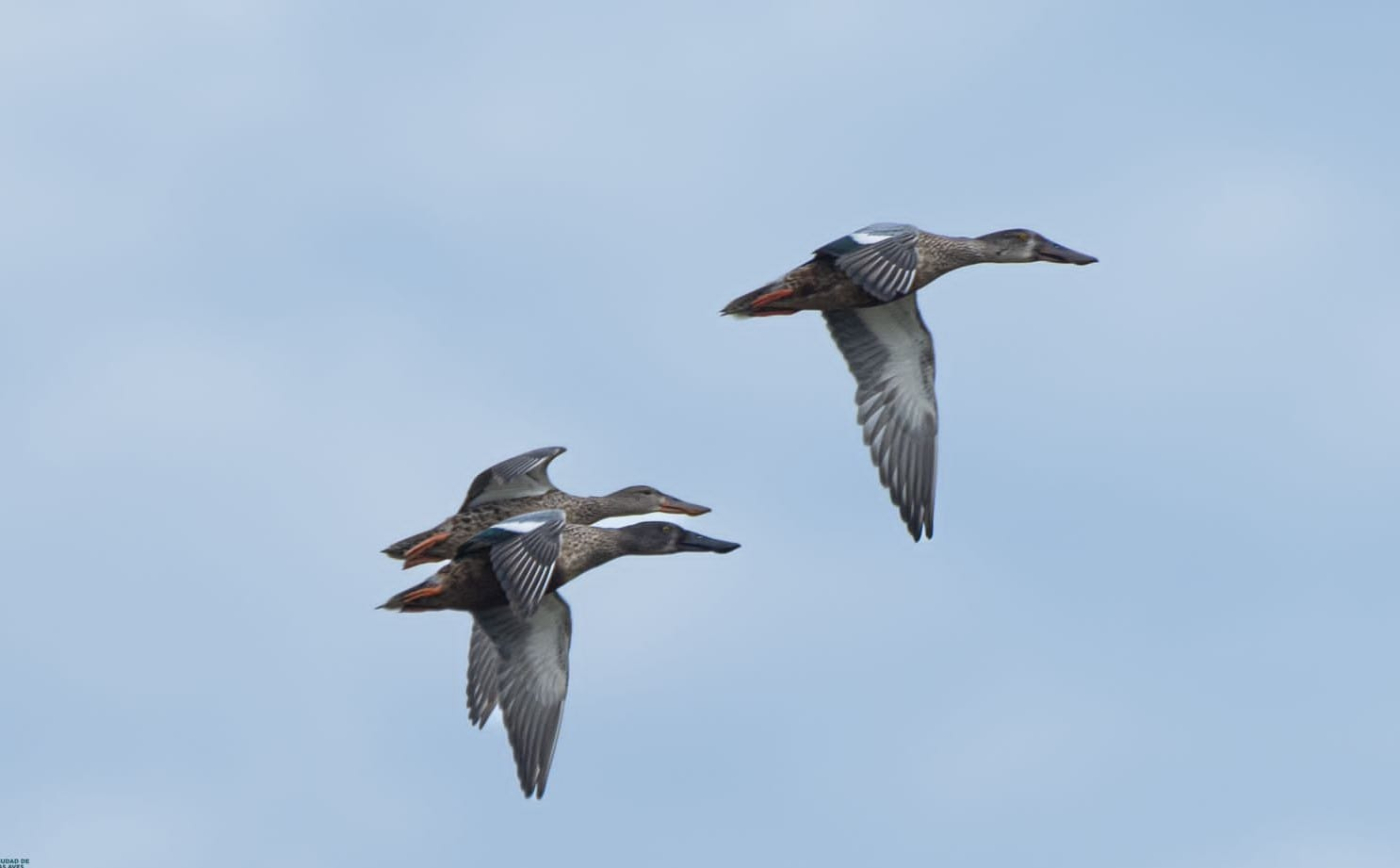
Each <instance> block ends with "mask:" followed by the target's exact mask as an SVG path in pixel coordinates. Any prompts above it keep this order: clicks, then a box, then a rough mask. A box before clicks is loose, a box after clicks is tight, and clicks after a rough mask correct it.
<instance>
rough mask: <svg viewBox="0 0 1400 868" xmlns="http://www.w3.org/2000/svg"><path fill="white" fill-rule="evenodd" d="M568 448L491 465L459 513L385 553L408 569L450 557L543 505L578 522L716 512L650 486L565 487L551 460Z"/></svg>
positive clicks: (536, 451) (550, 448)
mask: <svg viewBox="0 0 1400 868" xmlns="http://www.w3.org/2000/svg"><path fill="white" fill-rule="evenodd" d="M564 451H565V450H564V447H563V446H546V447H544V448H543V449H532V450H530V451H529V452H524V453H521V454H520V455H517V456H515V457H514V458H507V459H506V460H505V461H502V462H500V463H498V464H493V465H492V466H490V467H488V468H486V469H485V470H483V471H481V473H479V474H477V477H476V479H474V480H472V484H471V488H469V489H468V490H467V496H466V499H465V500H463V501H462V506H461V507H460V508H459V509H458V510H457V513H456V514H455V515H452V516H450V517H448V518H446V519H444V520H443V521H442V522H441V523H440V524H438V526H437V527H435V528H433V529H432V530H425V531H423V532H422V533H416V534H414V535H413V536H410V537H406V538H405V539H401V540H399V541H398V542H396V543H394V544H393V545H391V546H389V547H388V548H386V549H384V550H383V551H384V554H386V555H388V556H389V557H391V558H394V559H395V560H401V561H403V568H404V569H408V568H409V567H416V566H418V565H419V564H426V563H432V562H433V561H442V560H447V559H448V558H450V557H452V555H453V553H454V552H456V551H457V549H458V548H460V547H461V546H462V544H463V543H465V542H466V541H467V540H469V539H471V538H472V537H473V536H475V535H476V534H477V533H479V532H481V531H483V530H485V529H486V528H488V527H490V526H491V525H493V524H495V523H496V522H499V521H503V520H505V519H507V518H510V517H511V516H513V515H519V514H520V513H522V512H535V511H538V510H542V509H562V510H563V511H564V513H565V515H566V516H567V517H568V520H569V521H570V522H571V523H573V524H593V523H594V522H597V521H601V520H603V519H605V518H612V517H614V516H621V515H646V514H647V513H649V512H669V513H678V514H683V515H704V514H705V513H707V512H709V511H710V508H709V507H708V506H700V505H699V504H695V503H687V502H686V501H684V500H681V499H680V498H679V497H672V496H670V495H669V494H663V493H662V492H660V491H658V490H657V489H655V488H652V487H651V486H650V485H630V486H628V487H627V488H622V489H619V490H617V491H614V492H613V493H612V494H605V495H603V496H602V497H580V496H579V495H576V494H569V493H568V492H565V491H560V490H559V489H558V488H557V487H556V486H555V485H554V483H553V482H551V481H550V479H549V463H550V462H551V461H553V460H554V459H555V458H558V457H559V456H560V455H561V454H563V453H564Z"/></svg>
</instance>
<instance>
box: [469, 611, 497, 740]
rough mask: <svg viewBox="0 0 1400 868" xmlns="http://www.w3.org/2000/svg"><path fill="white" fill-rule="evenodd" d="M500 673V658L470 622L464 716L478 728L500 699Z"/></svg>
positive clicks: (478, 627)
mask: <svg viewBox="0 0 1400 868" xmlns="http://www.w3.org/2000/svg"><path fill="white" fill-rule="evenodd" d="M500 673H501V655H500V654H499V653H497V651H496V646H495V645H494V644H492V642H491V637H490V636H488V635H487V634H486V631H485V630H483V629H482V627H481V624H479V623H477V622H476V621H475V620H473V621H472V642H471V649H470V650H469V651H468V652H467V715H468V716H469V717H470V718H471V721H472V723H473V724H474V725H476V726H478V727H484V726H486V721H488V720H490V719H491V712H492V711H495V710H496V703H497V702H499V701H500V699H501V682H500Z"/></svg>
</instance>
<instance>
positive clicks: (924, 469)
mask: <svg viewBox="0 0 1400 868" xmlns="http://www.w3.org/2000/svg"><path fill="white" fill-rule="evenodd" d="M823 316H825V317H826V325H827V328H828V329H830V330H831V337H832V339H833V340H835V341H836V346H837V347H839V348H840V350H841V354H842V355H844V356H845V357H846V364H847V366H848V367H850V369H851V373H852V374H854V375H855V378H856V420H857V421H858V422H860V426H861V429H862V432H863V435H864V439H865V442H866V445H868V446H869V447H870V455H871V458H872V459H874V461H875V465H876V466H877V467H878V468H880V483H881V484H882V485H884V486H885V488H887V489H889V492H890V500H891V501H892V502H893V503H894V504H895V506H897V507H899V515H900V517H901V518H903V519H904V523H905V525H906V526H907V527H908V528H909V533H910V535H912V536H913V537H914V540H915V541H916V542H917V541H918V540H919V539H920V538H921V537H922V536H928V537H930V538H931V537H932V536H933V491H934V483H935V481H936V478H937V475H938V399H937V398H936V397H935V395H934V393H933V377H934V364H933V339H932V338H931V337H930V336H929V333H928V328H927V327H926V326H925V325H924V320H923V317H921V316H920V315H919V307H918V305H917V304H916V303H915V298H914V296H912V295H909V296H905V297H904V298H901V299H899V300H898V301H894V302H891V303H889V304H881V305H876V306H875V307H865V308H859V309H856V310H834V311H826V312H824V313H823Z"/></svg>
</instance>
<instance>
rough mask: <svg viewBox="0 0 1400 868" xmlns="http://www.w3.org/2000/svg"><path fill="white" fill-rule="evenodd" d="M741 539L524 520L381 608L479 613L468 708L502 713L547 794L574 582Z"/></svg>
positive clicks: (652, 526)
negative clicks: (628, 559)
mask: <svg viewBox="0 0 1400 868" xmlns="http://www.w3.org/2000/svg"><path fill="white" fill-rule="evenodd" d="M738 547H739V544H738V543H735V542H726V541H724V540H718V539H711V538H710V537H707V536H703V535H701V534H698V533H694V532H692V531H688V530H686V529H685V528H682V527H679V526H677V525H674V524H671V523H670V522H664V521H644V522H640V523H638V524H632V525H628V526H627V527H621V528H601V527H591V526H588V525H581V524H570V523H569V522H568V517H567V515H566V513H565V512H564V510H561V509H550V510H542V511H539V512H530V513H526V514H524V515H517V516H514V517H512V518H509V519H506V520H505V521H502V522H499V523H497V524H495V525H492V526H491V527H488V528H486V529H485V530H483V531H481V532H480V533H478V534H476V535H475V536H473V537H472V538H471V539H470V540H468V541H467V542H466V543H464V544H463V545H462V546H461V548H460V549H459V550H458V551H457V553H456V556H455V557H454V558H453V560H452V562H451V563H449V564H447V565H446V566H444V567H442V568H441V569H440V570H438V572H437V573H436V574H435V575H434V576H433V577H432V578H430V579H428V580H427V581H426V582H423V583H421V584H419V585H416V586H414V587H412V588H409V589H407V590H405V591H402V592H400V593H398V594H395V595H394V596H393V597H390V598H389V600H388V601H387V602H385V603H384V604H383V605H382V606H380V607H379V608H381V609H390V610H393V611H398V612H426V611H437V610H445V609H450V610H458V611H467V612H471V613H472V617H473V619H474V623H473V625H472V636H471V645H470V649H469V651H468V653H467V710H468V713H469V715H470V718H471V722H472V723H474V724H476V725H477V726H485V725H486V721H487V719H488V718H490V716H491V712H492V711H493V710H495V708H496V706H497V705H499V706H500V707H501V716H502V718H503V720H504V722H505V727H506V735H507V736H508V737H509V739H510V746H511V750H512V752H513V753H514V754H515V766H516V772H517V774H518V776H519V778H520V788H521V790H523V791H524V793H525V797H526V798H529V797H530V796H534V797H536V798H540V797H542V796H543V795H544V788H545V784H546V783H547V782H548V779H549V768H550V765H551V763H552V762H553V759H554V746H555V743H556V742H557V741H558V739H559V721H560V719H561V717H562V716H563V712H564V697H565V695H566V694H567V693H568V689H569V642H570V639H571V637H572V636H573V619H572V617H571V616H570V613H569V605H568V603H566V602H564V598H563V597H561V596H559V594H558V590H559V588H560V587H561V586H563V585H564V584H566V583H568V582H570V581H572V580H573V579H576V578H578V577H579V576H580V575H582V574H583V573H585V572H587V571H589V570H591V569H593V568H595V567H598V566H601V565H603V564H605V563H607V562H608V561H610V560H613V559H614V558H618V557H621V556H623V555H669V554H677V553H680V552H716V553H719V554H725V553H727V552H732V551H734V550H735V549H737V548H738Z"/></svg>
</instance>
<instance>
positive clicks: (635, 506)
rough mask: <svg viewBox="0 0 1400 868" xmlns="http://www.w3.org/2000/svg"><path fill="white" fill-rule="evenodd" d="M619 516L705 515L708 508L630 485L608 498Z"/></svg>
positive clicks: (646, 488) (649, 487)
mask: <svg viewBox="0 0 1400 868" xmlns="http://www.w3.org/2000/svg"><path fill="white" fill-rule="evenodd" d="M606 499H607V501H608V503H609V506H611V507H612V508H614V509H616V510H617V514H618V515H646V514H647V513H649V512H669V513H674V514H676V515H704V514H705V513H707V512H709V511H710V508H709V507H708V506H701V505H700V504H698V503H688V502H686V501H684V500H681V499H680V498H679V497H672V496H671V495H669V494H666V493H664V492H661V491H658V490H657V489H655V488H652V487H651V486H650V485H629V486H627V487H626V488H623V489H619V490H618V491H614V492H613V493H612V494H609V495H607V497H606Z"/></svg>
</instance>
